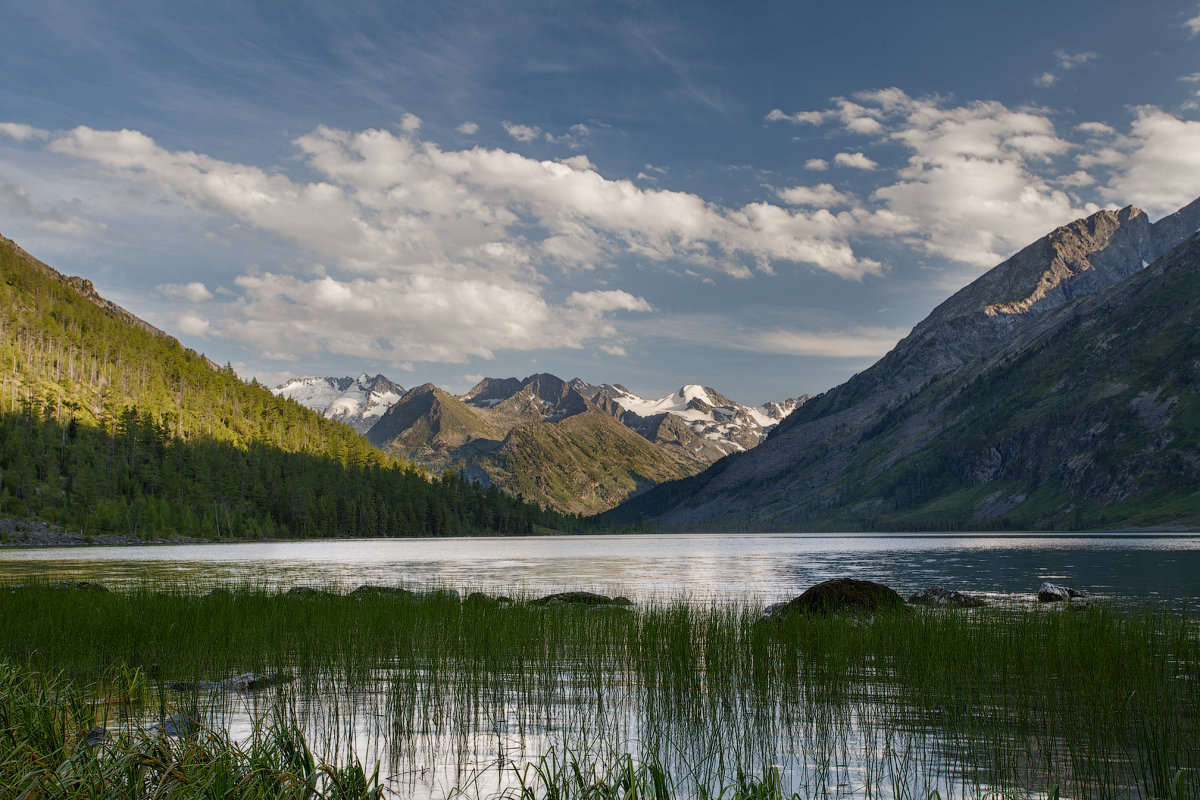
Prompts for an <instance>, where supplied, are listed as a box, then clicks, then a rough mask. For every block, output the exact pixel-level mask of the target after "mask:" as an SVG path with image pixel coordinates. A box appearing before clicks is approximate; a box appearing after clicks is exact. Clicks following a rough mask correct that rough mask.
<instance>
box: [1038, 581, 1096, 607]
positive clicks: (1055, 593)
mask: <svg viewBox="0 0 1200 800" xmlns="http://www.w3.org/2000/svg"><path fill="white" fill-rule="evenodd" d="M1072 597H1087V592H1084V591H1081V590H1079V589H1074V588H1072V587H1070V586H1059V585H1058V584H1057V583H1050V582H1049V581H1047V582H1045V583H1043V584H1042V585H1041V586H1039V587H1038V593H1037V599H1038V602H1040V603H1059V602H1063V601H1064V600H1070V599H1071V598H1072Z"/></svg>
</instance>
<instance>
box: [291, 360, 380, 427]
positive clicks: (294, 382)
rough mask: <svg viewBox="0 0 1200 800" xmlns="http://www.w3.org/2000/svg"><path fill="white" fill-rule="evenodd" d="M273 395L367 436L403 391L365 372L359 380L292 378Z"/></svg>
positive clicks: (378, 376)
mask: <svg viewBox="0 0 1200 800" xmlns="http://www.w3.org/2000/svg"><path fill="white" fill-rule="evenodd" d="M271 392H272V394H274V395H276V396H278V397H287V398H289V399H292V400H295V401H296V402H297V403H299V404H300V405H302V406H304V407H305V408H311V409H312V410H313V411H316V412H317V413H318V414H321V415H323V416H324V417H325V418H326V419H332V420H337V421H338V422H341V423H343V424H345V425H349V426H350V427H351V428H354V430H356V431H358V432H359V433H363V434H365V433H366V432H367V431H369V430H370V429H371V427H372V426H373V425H374V424H375V423H376V422H378V421H379V418H380V417H382V416H383V414H384V413H385V412H386V411H387V410H388V409H389V408H391V407H392V406H393V405H395V404H396V401H398V400H399V399H400V396H401V395H403V394H404V387H403V386H401V385H400V384H398V383H393V382H392V381H390V380H388V379H387V378H385V377H384V376H383V375H376V376H375V377H374V378H372V377H370V376H369V375H367V373H365V372H363V373H361V374H360V375H359V376H358V377H357V378H350V377H345V378H316V377H306V378H292V379H290V380H288V381H285V382H284V383H282V384H280V385H279V386H276V387H274V388H272V389H271Z"/></svg>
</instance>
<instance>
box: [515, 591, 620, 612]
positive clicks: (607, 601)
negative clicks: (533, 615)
mask: <svg viewBox="0 0 1200 800" xmlns="http://www.w3.org/2000/svg"><path fill="white" fill-rule="evenodd" d="M529 603H530V605H535V606H550V605H576V606H596V607H598V606H610V607H613V608H625V607H626V606H631V605H633V601H632V600H630V599H629V598H627V597H609V596H608V595H604V594H596V593H595V592H580V591H574V592H556V593H555V594H548V595H546V596H545V597H539V598H538V599H536V600H530V601H529Z"/></svg>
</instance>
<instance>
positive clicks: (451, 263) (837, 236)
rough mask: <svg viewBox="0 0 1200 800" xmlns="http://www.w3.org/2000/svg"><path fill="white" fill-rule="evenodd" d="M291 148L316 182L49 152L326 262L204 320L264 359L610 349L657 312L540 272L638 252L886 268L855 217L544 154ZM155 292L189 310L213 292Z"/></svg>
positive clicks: (315, 142) (143, 157) (86, 148)
mask: <svg viewBox="0 0 1200 800" xmlns="http://www.w3.org/2000/svg"><path fill="white" fill-rule="evenodd" d="M577 133H580V134H582V131H577ZM296 146H297V147H298V149H299V151H300V153H301V156H302V162H303V168H304V171H305V173H306V174H311V175H313V176H315V177H314V178H312V179H310V180H307V181H299V180H293V179H292V178H291V177H289V176H288V174H287V173H286V172H285V171H283V170H281V169H272V170H264V169H262V168H259V167H254V166H248V165H244V164H236V163H230V162H225V161H220V160H218V159H214V158H212V157H209V156H206V155H204V154H200V153H194V152H187V151H171V150H167V149H165V148H163V147H161V146H159V145H158V144H157V143H156V142H155V141H154V140H152V139H151V138H150V137H148V136H146V135H144V134H142V133H140V132H137V131H130V130H123V131H97V130H93V129H90V128H86V127H80V128H76V129H75V130H72V131H70V132H67V133H65V134H60V135H57V136H56V138H54V139H53V140H52V141H51V142H50V144H49V145H48V148H49V149H50V150H51V151H52V152H54V153H58V154H62V155H66V156H70V157H72V158H75V159H79V160H82V161H85V162H87V163H89V164H92V165H95V166H96V167H99V168H100V169H101V171H102V174H103V175H104V176H105V179H106V180H108V181H115V180H126V181H131V182H136V183H139V184H142V185H144V186H149V187H154V188H155V189H157V190H158V191H159V192H160V193H161V199H162V200H163V201H165V202H167V203H171V202H175V203H182V204H184V205H185V206H186V207H188V208H189V209H195V210H199V211H201V212H204V213H208V214H212V215H214V216H215V217H217V218H218V219H219V220H220V222H219V223H218V224H220V226H221V227H222V228H224V229H226V230H232V229H234V228H237V227H244V228H248V229H250V230H252V231H258V232H266V233H270V234H273V235H276V236H280V237H283V238H284V239H286V240H290V241H292V242H295V243H296V244H298V245H300V246H301V247H302V248H304V249H305V250H307V251H308V252H309V253H310V254H311V255H312V256H313V257H315V258H316V259H317V260H318V261H322V262H325V274H324V276H323V277H320V278H308V277H303V278H302V277H295V276H290V275H284V274H275V273H272V272H266V273H263V274H258V275H243V276H242V277H241V278H239V279H238V280H236V281H235V282H234V289H235V290H236V292H238V294H237V295H235V297H234V299H232V300H224V299H223V300H221V302H220V305H219V306H218V307H217V308H212V307H210V308H209V309H208V310H209V312H210V313H208V315H207V316H208V322H209V323H210V326H211V327H210V328H209V329H207V330H208V333H209V334H210V335H211V334H216V335H222V336H228V337H234V338H237V339H239V340H241V341H244V342H247V343H249V344H252V345H253V346H256V347H258V348H259V349H261V350H263V351H265V352H267V353H269V354H271V356H270V357H278V358H298V357H301V356H305V355H311V354H314V353H317V352H318V351H321V350H322V349H324V350H328V351H329V352H334V353H346V354H353V355H355V356H358V357H361V358H379V359H383V360H389V361H391V362H393V363H400V362H404V361H416V360H437V361H461V360H463V359H465V358H469V357H472V356H479V357H489V356H490V355H491V354H493V353H494V352H496V351H497V350H505V349H507V350H528V349H534V348H538V347H546V346H548V345H552V346H566V347H582V346H595V347H598V348H603V347H619V346H620V341H619V339H620V333H619V331H618V330H617V327H616V326H615V325H614V324H613V319H612V318H611V317H612V315H613V314H615V313H618V312H628V311H638V312H646V311H649V310H650V306H649V304H648V303H646V301H645V300H643V299H641V298H637V297H634V296H632V295H629V294H628V293H625V292H623V291H620V290H610V291H604V292H588V291H585V290H582V289H579V290H578V291H575V292H573V293H572V292H571V291H569V290H570V289H578V288H579V287H574V286H565V287H563V289H561V290H560V291H562V292H563V294H564V295H569V296H568V297H567V299H566V300H564V301H563V302H562V303H560V304H555V303H553V302H552V300H551V299H550V298H549V297H548V296H547V295H546V292H547V291H548V290H547V289H546V288H545V287H546V286H547V285H548V284H547V279H546V277H545V274H544V271H545V270H547V269H550V270H553V271H554V273H555V274H556V275H565V276H570V275H572V274H575V273H573V272H572V271H571V270H572V268H577V267H581V268H588V269H594V268H600V267H604V266H606V265H611V264H614V263H617V262H618V261H621V260H629V259H633V260H636V261H637V262H640V263H641V264H642V265H653V264H656V263H663V264H665V265H667V266H668V268H670V269H672V270H678V269H699V270H703V271H706V272H710V273H724V274H727V275H731V276H734V277H739V278H746V277H749V276H750V275H751V274H752V269H758V270H760V271H762V272H764V273H765V272H770V271H772V270H773V269H774V266H773V265H778V264H780V263H788V262H790V263H794V264H807V265H811V266H813V267H815V268H818V269H821V270H825V271H828V272H830V273H832V274H835V275H838V276H841V277H844V278H849V279H852V280H858V279H861V278H862V277H863V276H864V275H866V274H871V273H878V272H880V271H881V270H882V265H881V264H879V263H878V262H877V261H874V260H871V259H865V258H860V257H858V256H857V255H856V254H855V252H854V250H853V248H852V247H851V245H850V244H849V242H848V241H847V234H848V232H849V231H851V230H852V227H853V225H854V224H855V220H854V218H853V216H852V215H851V214H850V213H849V212H845V213H842V214H833V213H831V212H829V211H828V210H826V209H815V210H802V209H787V208H784V207H782V206H780V205H773V204H771V203H767V202H756V203H750V204H748V205H745V206H742V207H740V208H728V207H722V206H720V205H716V204H713V203H710V202H708V201H706V200H704V199H703V198H701V197H699V196H697V195H694V194H690V193H685V192H677V191H668V190H661V189H650V188H641V187H638V186H637V185H636V184H634V183H633V182H632V181H629V180H611V179H607V178H605V177H603V176H602V175H600V174H599V172H598V171H597V169H596V167H595V165H594V164H592V162H591V161H590V160H589V159H588V158H587V157H586V156H584V155H582V154H580V155H576V156H572V157H570V158H567V159H564V160H563V161H538V160H535V159H531V158H527V157H525V156H522V155H519V154H517V153H513V152H508V151H505V150H500V149H490V150H489V149H485V148H481V147H474V148H471V149H466V150H457V151H455V150H443V149H441V148H440V147H439V146H437V145H436V144H434V143H431V142H424V141H421V140H420V139H419V138H418V137H417V136H416V134H409V135H398V134H393V133H390V132H387V131H379V130H368V131H362V132H358V133H350V132H346V131H338V130H333V129H329V128H318V129H317V130H315V131H313V132H312V133H310V134H308V135H305V136H302V137H300V138H299V139H297V140H296ZM829 196H830V197H832V195H829ZM230 218H232V219H230ZM581 274H585V273H581ZM163 291H164V292H167V293H172V292H173V293H175V294H176V295H177V296H180V297H185V298H187V297H189V296H190V297H191V298H192V299H193V300H197V301H198V299H199V298H201V297H202V296H203V293H204V292H207V291H208V290H207V287H203V286H201V287H191V288H189V287H187V286H183V287H168V288H165V289H163ZM206 299H207V298H206ZM222 309H224V310H222ZM188 324H190V325H191V329H192V330H198V329H199V323H198V322H197V321H196V320H191V321H190V322H189V323H188ZM326 330H337V331H341V332H344V333H339V334H338V335H337V336H331V335H328V334H325V333H323V331H326ZM614 342H615V343H614Z"/></svg>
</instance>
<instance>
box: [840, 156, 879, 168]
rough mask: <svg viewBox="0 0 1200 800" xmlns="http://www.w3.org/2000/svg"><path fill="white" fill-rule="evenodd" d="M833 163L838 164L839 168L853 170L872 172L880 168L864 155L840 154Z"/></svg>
mask: <svg viewBox="0 0 1200 800" xmlns="http://www.w3.org/2000/svg"><path fill="white" fill-rule="evenodd" d="M833 163H835V164H837V165H838V166H839V167H851V168H853V169H865V170H872V169H875V168H876V167H878V166H879V165H878V164H876V163H875V162H874V161H872V160H871V159H869V158H867V157H866V156H865V155H863V154H862V153H838V154H837V155H836V156H834V157H833Z"/></svg>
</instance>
